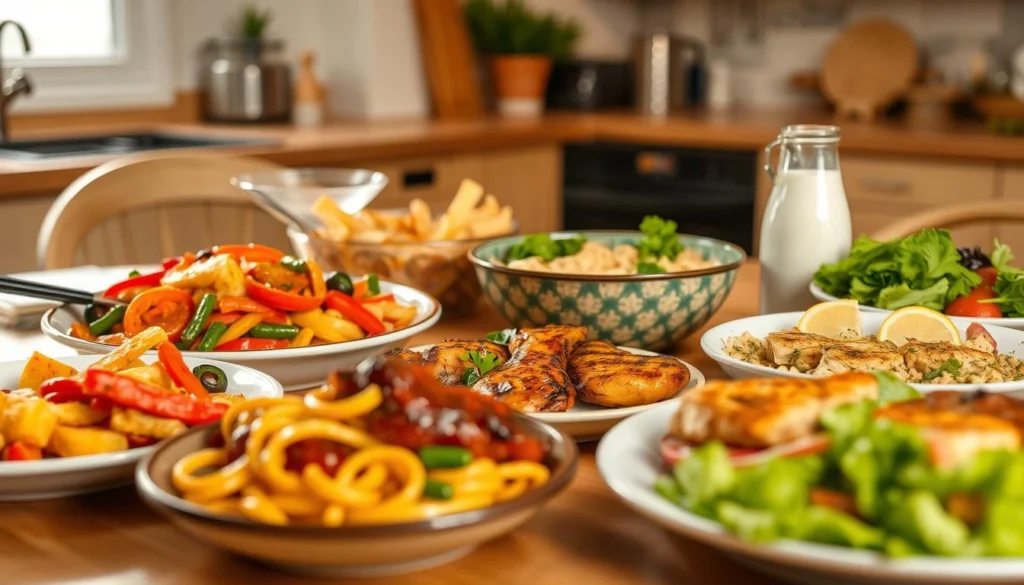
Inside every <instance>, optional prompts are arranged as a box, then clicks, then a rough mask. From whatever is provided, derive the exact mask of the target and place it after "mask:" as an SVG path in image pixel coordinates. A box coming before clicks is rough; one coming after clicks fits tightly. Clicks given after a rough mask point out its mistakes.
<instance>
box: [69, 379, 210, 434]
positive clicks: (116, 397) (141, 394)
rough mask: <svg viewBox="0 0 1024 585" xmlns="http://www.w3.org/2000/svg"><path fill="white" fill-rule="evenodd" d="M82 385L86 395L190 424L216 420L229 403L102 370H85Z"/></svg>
mask: <svg viewBox="0 0 1024 585" xmlns="http://www.w3.org/2000/svg"><path fill="white" fill-rule="evenodd" d="M83 387H84V388H85V393H86V394H87V395H89V396H96V397H99V398H106V399H108V400H110V401H111V402H113V403H114V404H116V405H118V406H122V407H124V408H134V409H135V410H139V411H142V412H145V413H146V414H152V415H154V416H159V417H163V418H172V419H174V420H180V421H181V422H183V423H185V424H187V425H189V426H195V425H202V424H206V423H211V422H214V421H216V420H219V419H220V417H221V416H223V415H224V412H225V411H226V410H227V409H228V405H227V404H225V403H223V402H213V401H211V400H198V399H196V398H194V397H192V396H186V395H184V394H178V393H177V392H168V391H167V390H163V389H161V388H157V387H156V386H151V385H149V384H145V383H143V382H139V381H138V380H133V379H132V378H129V377H127V376H119V375H117V374H115V373H113V372H108V371H105V370H87V371H86V372H85V383H84V384H83Z"/></svg>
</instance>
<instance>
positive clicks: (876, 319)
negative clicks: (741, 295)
mask: <svg viewBox="0 0 1024 585" xmlns="http://www.w3.org/2000/svg"><path fill="white" fill-rule="evenodd" d="M800 315H803V312H800V311H796V312H792V313H773V314H769V315H758V316H755V317H745V318H743V319H735V320H733V321H728V322H726V323H722V324H721V325H716V326H715V327H712V328H711V329H709V330H707V332H705V333H704V335H702V336H701V338H700V347H701V349H703V350H704V353H706V354H707V355H708V356H709V357H710V358H711V359H713V360H715V361H716V362H718V363H720V364H722V365H724V366H730V367H733V368H737V369H741V370H745V371H747V372H751V373H753V374H758V375H762V376H774V377H783V378H808V379H815V378H818V376H812V375H810V374H801V373H798V372H787V371H783V370H776V369H772V368H769V367H766V366H761V365H758V364H751V363H747V362H745V361H742V360H739V359H737V358H734V357H732V356H730V355H727V354H726V353H725V351H724V346H725V340H726V339H727V338H729V337H731V335H730V332H734V333H733V334H737V335H738V333H735V332H736V331H738V332H740V333H742V332H743V331H749V330H750V329H760V328H761V327H760V326H759V325H760V324H762V323H776V324H777V326H773V327H771V331H782V330H784V329H787V328H792V327H796V324H797V321H799V320H800ZM887 316H888V315H887V314H885V313H879V312H877V311H875V312H862V313H861V320H862V324H863V325H864V330H865V331H876V330H877V329H878V326H879V325H881V322H882V320H884V319H885V318H886V317H887ZM950 319H951V320H952V321H953V323H954V324H956V325H957V327H958V328H960V331H961V334H962V333H963V330H964V329H966V328H967V326H968V325H970V324H971V323H974V322H976V320H975V319H963V318H959V317H951V318H950ZM985 328H986V329H988V331H989V333H991V334H992V335H993V336H994V337H996V339H997V341H998V340H999V339H1001V338H1004V337H1007V336H1008V337H1011V338H1016V340H1017V343H1016V345H1015V346H1014V348H1013V349H1011V350H1009V351H1006V350H1005V342H1003V343H1002V344H1000V353H1010V354H1013V355H1015V356H1017V357H1018V358H1019V359H1024V355H1020V354H1018V353H1017V348H1019V347H1021V344H1024V333H1022V332H1020V331H1017V330H1016V329H1010V328H1008V327H999V326H997V325H985ZM911 386H913V387H914V388H916V389H917V390H919V391H921V392H933V391H936V390H953V391H957V392H970V391H974V390H979V389H981V390H987V391H989V392H1015V391H1018V390H1024V380H1018V381H1013V382H990V383H986V384H911Z"/></svg>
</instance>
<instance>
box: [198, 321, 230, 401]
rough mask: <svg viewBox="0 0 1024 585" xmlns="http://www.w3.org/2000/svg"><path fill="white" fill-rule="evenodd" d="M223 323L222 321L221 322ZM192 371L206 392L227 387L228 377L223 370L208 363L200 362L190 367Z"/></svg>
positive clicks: (218, 390) (222, 390) (217, 390)
mask: <svg viewBox="0 0 1024 585" xmlns="http://www.w3.org/2000/svg"><path fill="white" fill-rule="evenodd" d="M221 325H223V323H221ZM192 373H193V374H195V376H196V378H199V382H200V383H201V384H202V385H203V388H206V391H207V392H224V391H226V390H227V389H228V377H227V374H225V373H224V370H222V369H220V368H218V367H217V366H211V365H210V364H202V365H198V366H196V367H194V368H192Z"/></svg>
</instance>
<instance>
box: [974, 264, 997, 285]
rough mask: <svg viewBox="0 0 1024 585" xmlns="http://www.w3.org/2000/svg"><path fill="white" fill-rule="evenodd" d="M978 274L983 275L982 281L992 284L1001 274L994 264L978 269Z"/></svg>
mask: <svg viewBox="0 0 1024 585" xmlns="http://www.w3.org/2000/svg"><path fill="white" fill-rule="evenodd" d="M977 273H978V276H980V277H981V282H982V283H983V284H987V285H989V286H992V285H994V284H995V283H996V277H998V276H999V271H998V270H996V269H995V267H993V266H985V267H983V268H979V269H978V270H977Z"/></svg>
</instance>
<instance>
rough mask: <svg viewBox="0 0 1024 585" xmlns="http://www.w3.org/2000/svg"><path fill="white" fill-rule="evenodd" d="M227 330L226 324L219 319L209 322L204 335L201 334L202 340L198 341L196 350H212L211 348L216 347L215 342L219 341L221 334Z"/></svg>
mask: <svg viewBox="0 0 1024 585" xmlns="http://www.w3.org/2000/svg"><path fill="white" fill-rule="evenodd" d="M227 330H228V326H227V325H225V324H224V323H221V322H220V321H217V322H215V323H210V328H209V329H207V330H206V335H203V340H202V341H200V342H199V345H198V346H197V347H196V351H213V348H215V347H217V342H218V341H220V338H221V336H222V335H224V332H225V331H227Z"/></svg>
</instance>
